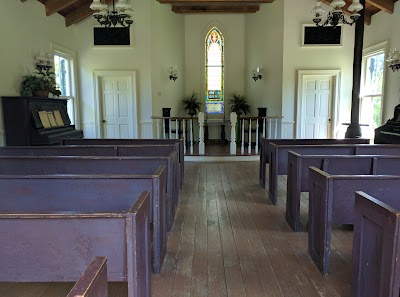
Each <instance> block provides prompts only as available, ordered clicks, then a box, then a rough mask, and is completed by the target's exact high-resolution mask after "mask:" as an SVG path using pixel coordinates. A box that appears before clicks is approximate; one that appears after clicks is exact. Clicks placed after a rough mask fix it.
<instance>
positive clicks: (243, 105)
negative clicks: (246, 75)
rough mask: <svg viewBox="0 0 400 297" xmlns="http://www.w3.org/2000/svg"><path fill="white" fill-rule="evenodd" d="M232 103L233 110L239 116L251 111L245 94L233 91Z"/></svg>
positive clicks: (230, 102) (230, 101)
mask: <svg viewBox="0 0 400 297" xmlns="http://www.w3.org/2000/svg"><path fill="white" fill-rule="evenodd" d="M229 104H230V105H231V112H236V114H237V116H238V118H240V116H241V115H242V114H243V113H244V114H245V115H246V114H248V113H250V105H249V104H248V103H247V98H246V96H245V95H240V94H238V93H236V92H235V93H233V95H232V99H230V100H229Z"/></svg>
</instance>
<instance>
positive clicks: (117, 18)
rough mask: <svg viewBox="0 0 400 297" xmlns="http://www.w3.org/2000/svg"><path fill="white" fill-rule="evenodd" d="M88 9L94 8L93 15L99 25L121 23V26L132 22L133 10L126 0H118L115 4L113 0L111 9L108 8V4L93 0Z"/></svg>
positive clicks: (128, 25)
mask: <svg viewBox="0 0 400 297" xmlns="http://www.w3.org/2000/svg"><path fill="white" fill-rule="evenodd" d="M90 9H91V10H94V11H95V13H93V17H94V18H95V19H96V20H97V21H98V22H99V23H100V25H102V26H104V27H106V28H110V27H111V26H114V27H115V26H117V25H121V26H122V27H130V26H131V24H132V23H133V20H132V19H131V18H132V15H133V10H132V8H131V6H130V5H129V4H128V2H127V0H119V1H118V3H117V4H115V1H114V0H113V3H112V10H111V11H109V10H108V5H107V4H105V3H101V2H100V0H93V2H92V4H91V5H90Z"/></svg>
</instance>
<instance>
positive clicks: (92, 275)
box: [67, 257, 108, 297]
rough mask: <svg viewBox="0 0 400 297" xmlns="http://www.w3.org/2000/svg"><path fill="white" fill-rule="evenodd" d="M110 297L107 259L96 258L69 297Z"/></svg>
mask: <svg viewBox="0 0 400 297" xmlns="http://www.w3.org/2000/svg"><path fill="white" fill-rule="evenodd" d="M76 296H80V297H108V283H107V258H106V257H95V258H94V259H93V261H92V262H90V264H89V266H88V267H87V268H86V269H85V271H84V272H83V273H82V275H81V277H80V278H79V279H78V281H77V282H76V283H75V285H74V286H73V287H72V289H71V291H69V293H68V295H67V297H76Z"/></svg>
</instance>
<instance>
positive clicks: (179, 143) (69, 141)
mask: <svg viewBox="0 0 400 297" xmlns="http://www.w3.org/2000/svg"><path fill="white" fill-rule="evenodd" d="M60 144H61V145H171V144H172V145H175V146H176V147H177V151H178V157H179V165H180V174H181V176H180V182H181V184H180V187H182V186H183V179H184V173H185V172H184V171H185V161H184V156H185V151H184V143H183V139H95V138H92V139H90V138H66V139H62V140H61V141H60Z"/></svg>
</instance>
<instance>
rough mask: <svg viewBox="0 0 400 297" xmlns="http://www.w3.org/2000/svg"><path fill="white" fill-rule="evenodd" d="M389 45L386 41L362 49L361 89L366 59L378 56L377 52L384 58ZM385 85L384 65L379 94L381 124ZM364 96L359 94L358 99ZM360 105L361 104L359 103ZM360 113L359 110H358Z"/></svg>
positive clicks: (363, 81)
mask: <svg viewBox="0 0 400 297" xmlns="http://www.w3.org/2000/svg"><path fill="white" fill-rule="evenodd" d="M388 47H389V44H388V42H387V41H384V42H381V43H378V44H375V45H372V46H370V47H367V48H365V49H363V54H362V64H361V66H362V67H361V68H362V73H361V87H362V88H363V87H364V85H365V69H366V64H367V59H368V58H369V57H371V56H374V55H376V54H378V53H379V52H383V54H384V57H385V58H386V56H387V53H388V50H389V48H388ZM385 85H386V65H384V67H383V78H382V93H381V124H382V123H383V111H384V110H385V102H386V98H385ZM376 96H377V95H371V94H366V95H365V97H376ZM363 97H364V94H363V93H362V92H361V94H360V98H361V99H362V98H363ZM360 103H361V102H360ZM360 111H361V110H360Z"/></svg>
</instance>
